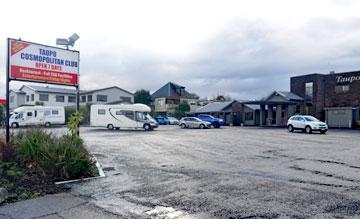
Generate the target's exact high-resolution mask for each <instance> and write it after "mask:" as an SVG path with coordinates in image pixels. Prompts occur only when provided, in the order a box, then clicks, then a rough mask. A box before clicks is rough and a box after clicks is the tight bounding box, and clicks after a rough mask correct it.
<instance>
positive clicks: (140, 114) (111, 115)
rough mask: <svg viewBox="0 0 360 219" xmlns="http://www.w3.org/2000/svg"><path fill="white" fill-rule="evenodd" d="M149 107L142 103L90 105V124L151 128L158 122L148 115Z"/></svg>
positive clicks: (126, 127)
mask: <svg viewBox="0 0 360 219" xmlns="http://www.w3.org/2000/svg"><path fill="white" fill-rule="evenodd" d="M150 111H151V109H150V107H148V106H147V105H144V104H138V103H137V104H118V105H92V106H91V110H90V125H91V126H93V127H106V128H108V129H110V130H112V129H114V128H115V129H120V128H125V129H144V130H146V131H148V130H153V129H154V128H157V127H158V123H157V122H156V121H155V120H154V119H153V118H152V117H151V116H150V115H149V113H150Z"/></svg>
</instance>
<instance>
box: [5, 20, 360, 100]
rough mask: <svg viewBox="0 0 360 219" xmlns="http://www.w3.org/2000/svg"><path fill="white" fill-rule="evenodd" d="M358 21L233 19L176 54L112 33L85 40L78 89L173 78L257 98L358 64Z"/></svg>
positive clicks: (205, 90) (194, 87) (205, 91)
mask: <svg viewBox="0 0 360 219" xmlns="http://www.w3.org/2000/svg"><path fill="white" fill-rule="evenodd" d="M359 22H360V18H359V17H354V18H344V19H340V20H339V19H329V18H326V19H325V18H312V19H309V20H308V21H307V22H304V23H302V24H301V25H294V26H291V25H286V24H284V23H286V22H280V23H279V22H274V21H269V20H266V19H253V20H251V19H244V18H239V19H233V20H232V21H231V22H228V23H227V24H226V25H225V26H223V28H222V29H219V30H218V31H217V32H216V33H214V34H213V35H211V36H209V37H207V38H206V39H204V40H203V41H198V42H197V44H196V45H193V46H192V47H191V49H190V50H188V51H187V52H186V53H181V54H177V55H176V54H166V53H162V52H160V51H156V50H153V49H151V50H150V49H148V50H147V48H146V47H144V48H139V47H137V48H135V47H132V46H129V45H125V44H122V43H121V42H120V41H119V42H116V41H114V40H113V41H107V40H106V39H104V40H100V39H98V40H97V41H96V42H90V41H89V42H87V41H86V40H84V41H83V42H82V43H81V47H80V51H81V63H80V71H81V88H82V89H96V88H99V87H105V86H113V85H116V86H120V87H122V88H124V89H127V90H129V91H132V92H134V91H136V90H138V89H141V88H145V89H148V90H151V91H155V90H156V89H158V88H160V87H161V86H162V85H164V84H165V83H167V82H168V81H173V82H176V83H179V84H182V85H184V86H186V88H187V90H188V91H190V92H195V93H198V94H199V95H200V96H201V97H212V96H215V95H217V94H223V95H230V96H232V97H233V98H236V99H253V98H260V97H262V96H265V95H267V94H268V93H269V92H271V91H273V90H289V79H290V77H291V76H294V75H300V74H308V73H314V72H319V73H327V72H329V71H330V70H335V71H337V72H339V71H348V70H358V69H359V67H360V66H359V64H358V62H359V61H358V60H359V58H360V26H359V25H358V23H359ZM189 34H190V33H189ZM1 82H2V83H3V81H1ZM1 86H3V84H1ZM2 94H3V93H2ZM0 95H1V93H0Z"/></svg>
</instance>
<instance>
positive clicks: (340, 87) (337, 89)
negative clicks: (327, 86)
mask: <svg viewBox="0 0 360 219" xmlns="http://www.w3.org/2000/svg"><path fill="white" fill-rule="evenodd" d="M349 90H350V85H349V84H344V85H336V86H335V92H336V93H346V92H349Z"/></svg>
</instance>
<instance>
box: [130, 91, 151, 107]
mask: <svg viewBox="0 0 360 219" xmlns="http://www.w3.org/2000/svg"><path fill="white" fill-rule="evenodd" d="M150 101H151V97H150V91H148V90H144V89H141V90H137V91H136V92H135V94H134V102H135V103H142V104H146V105H150Z"/></svg>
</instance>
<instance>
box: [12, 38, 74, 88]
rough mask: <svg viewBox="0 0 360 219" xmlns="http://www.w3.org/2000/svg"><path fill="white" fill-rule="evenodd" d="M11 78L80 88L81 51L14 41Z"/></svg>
mask: <svg viewBox="0 0 360 219" xmlns="http://www.w3.org/2000/svg"><path fill="white" fill-rule="evenodd" d="M8 55H9V64H10V79H15V80H16V79H18V80H26V81H34V82H41V83H56V84H64V85H78V83H79V52H78V51H72V50H66V49H60V48H56V47H50V46H45V45H40V44H36V43H30V42H25V41H20V40H14V39H11V40H10V51H9V54H8Z"/></svg>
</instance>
